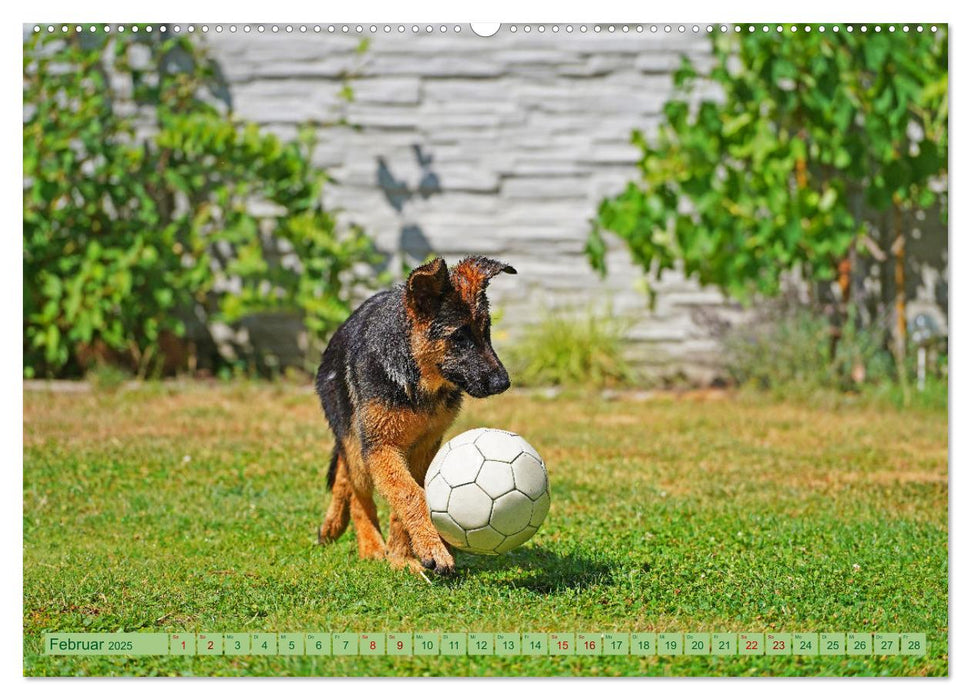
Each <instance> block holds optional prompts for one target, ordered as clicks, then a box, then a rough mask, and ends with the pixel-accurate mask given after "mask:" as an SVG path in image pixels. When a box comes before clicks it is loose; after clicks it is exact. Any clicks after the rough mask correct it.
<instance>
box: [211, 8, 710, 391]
mask: <svg viewBox="0 0 971 700" xmlns="http://www.w3.org/2000/svg"><path fill="white" fill-rule="evenodd" d="M367 36H369V37H371V43H370V46H369V48H368V49H367V51H365V52H363V53H361V52H358V51H357V50H356V49H357V48H358V45H359V42H360V38H359V36H357V35H356V34H355V33H354V32H353V31H351V32H350V33H349V34H346V35H344V34H341V33H340V32H339V30H338V33H336V34H328V33H327V32H326V29H325V30H324V32H322V33H320V34H314V33H313V32H308V33H307V34H299V33H294V34H282V33H281V34H270V33H265V34H262V35H258V34H255V33H250V34H243V33H241V32H237V33H235V34H231V33H228V32H226V31H224V32H223V33H221V34H215V33H212V32H210V33H209V34H208V36H207V37H206V44H207V45H208V47H209V49H210V51H211V54H212V56H213V57H214V58H215V59H216V60H217V61H218V63H219V64H220V66H221V69H222V71H223V72H224V74H225V78H226V80H227V82H228V84H229V93H230V95H231V99H232V106H233V109H234V111H235V113H236V114H237V115H238V116H240V117H242V118H245V119H248V120H254V121H256V122H259V123H261V124H263V125H265V126H266V127H267V128H269V129H271V130H273V131H275V132H277V133H279V134H280V135H281V136H284V137H292V136H294V135H295V134H296V131H297V127H298V125H299V124H301V123H304V122H307V121H314V122H317V123H320V124H327V123H332V122H336V121H338V120H340V119H342V118H344V119H347V120H348V122H350V123H351V124H353V125H354V127H355V128H344V127H339V128H321V130H320V135H321V143H320V145H319V147H318V150H317V152H316V154H315V159H316V161H317V162H318V164H319V165H321V166H325V167H327V168H328V169H329V171H330V173H331V174H332V175H333V177H334V178H335V183H334V184H333V185H332V186H331V187H330V188H329V190H328V192H327V194H326V198H327V201H328V204H330V205H333V206H336V207H339V208H341V209H342V210H343V212H344V213H343V217H344V219H345V220H346V221H353V222H355V223H358V224H360V225H362V226H363V227H364V228H365V229H366V231H367V232H368V233H369V234H371V235H372V236H373V237H374V238H375V239H376V241H377V243H378V245H379V246H380V247H381V248H382V249H383V250H385V251H387V252H389V253H391V254H393V256H394V258H393V263H392V267H391V269H392V270H395V271H397V270H399V269H400V266H401V264H402V263H406V264H412V263H414V262H417V261H420V260H421V259H422V258H424V256H425V255H426V254H427V253H428V252H431V251H434V252H436V253H439V254H441V255H443V256H445V258H446V260H448V261H450V262H451V261H454V260H457V259H458V258H460V257H462V256H465V255H467V254H486V255H491V256H495V257H497V258H500V259H502V260H504V261H506V262H508V263H510V264H512V265H514V266H515V267H516V268H517V269H518V270H519V273H520V274H519V276H518V277H515V278H505V279H502V278H501V279H497V280H496V281H495V282H494V283H493V286H492V287H491V294H490V297H491V299H492V301H493V306H494V308H498V309H501V312H502V317H501V321H500V323H499V324H498V326H497V329H496V335H497V336H498V337H503V336H506V337H508V336H509V335H510V334H511V335H514V334H515V332H516V329H517V328H521V327H523V326H524V325H525V324H528V323H530V322H532V321H535V320H536V319H538V318H540V317H541V316H542V315H543V314H544V313H545V312H546V311H547V310H548V309H553V308H564V307H566V308H571V309H581V310H586V309H587V308H592V309H594V310H597V311H599V312H601V313H602V312H604V310H606V309H608V308H609V309H611V311H612V313H613V314H614V315H622V316H624V317H625V318H627V319H629V322H630V326H629V328H630V330H629V332H628V336H629V339H630V341H631V342H630V344H629V351H630V354H631V356H632V358H633V359H634V360H635V361H636V362H637V363H638V364H639V365H640V366H641V367H642V369H643V370H644V371H646V372H648V373H650V374H662V375H671V374H676V373H682V374H683V375H685V376H687V377H688V378H689V379H691V380H694V381H700V382H706V381H710V380H711V379H712V378H714V377H715V376H716V374H717V367H718V347H717V344H716V342H715V341H714V340H713V339H712V338H711V337H710V333H709V331H708V329H707V328H705V327H704V324H701V323H699V322H698V320H697V318H696V316H697V313H696V312H697V311H698V310H699V309H704V308H709V307H719V308H721V309H723V310H728V307H727V306H726V305H725V303H724V300H723V298H722V297H721V295H720V294H718V293H717V292H715V291H712V290H702V289H699V288H698V286H697V285H695V284H693V283H691V282H688V281H685V280H684V279H682V278H680V277H679V276H677V275H670V276H668V277H666V278H665V279H664V280H663V281H662V283H660V284H659V285H657V289H658V292H659V294H658V297H657V303H656V306H655V308H654V310H653V311H651V310H649V309H648V306H647V298H646V296H645V294H644V293H643V291H642V286H641V284H640V280H641V277H642V273H641V272H640V271H639V270H638V269H637V268H635V267H634V266H633V265H632V264H631V262H630V259H629V256H628V254H627V252H626V250H625V249H624V247H623V245H622V244H620V243H618V242H616V241H615V244H614V245H613V249H612V251H611V253H610V256H609V270H610V274H609V276H608V277H607V279H606V280H601V279H599V277H598V276H597V275H596V274H595V273H594V272H592V271H591V269H590V266H589V264H588V263H587V260H586V258H585V256H584V254H583V245H584V241H585V239H586V236H587V232H588V230H589V226H590V220H591V219H592V218H593V217H594V216H595V214H596V210H597V206H598V203H599V202H600V200H601V199H602V198H603V197H604V196H607V195H610V194H613V193H616V192H618V191H620V190H621V189H622V188H623V187H624V185H625V184H626V183H627V182H628V181H629V180H631V179H632V178H634V177H635V176H636V171H637V169H636V163H637V159H638V150H637V149H636V148H635V147H633V146H631V145H630V135H631V131H632V130H633V129H641V130H644V131H647V132H648V133H649V132H650V131H651V129H653V128H655V127H656V125H657V123H658V121H659V113H660V110H661V107H662V105H663V104H664V102H665V100H666V99H667V98H668V96H669V95H670V94H671V71H672V70H673V69H675V68H676V67H677V65H678V63H679V62H680V58H681V55H682V54H685V55H688V56H689V57H690V58H691V59H692V60H693V61H695V62H696V63H706V62H708V61H709V60H710V56H709V45H708V39H707V38H706V37H705V36H702V35H693V34H692V33H690V31H689V32H687V33H685V34H679V33H676V32H672V33H671V34H665V33H663V32H659V33H657V34H651V33H650V32H644V33H636V32H633V31H631V32H630V33H628V34H623V33H621V32H620V31H617V32H615V33H613V34H607V33H606V32H604V33H601V34H594V33H592V32H588V33H587V34H579V33H574V34H566V33H565V32H560V33H558V34H553V33H551V32H549V31H548V30H547V32H546V33H544V34H539V33H538V32H536V31H535V30H534V31H533V32H531V33H529V34H524V33H523V32H522V30H521V29H520V31H519V32H517V33H516V34H510V33H509V32H508V31H507V30H505V29H504V30H503V31H501V32H500V33H499V34H498V35H496V36H493V37H490V38H481V37H477V36H475V35H474V34H472V33H471V32H470V31H468V28H467V25H466V26H465V27H464V31H463V32H462V33H461V34H457V35H456V34H454V33H452V32H449V33H447V34H441V33H439V32H438V28H437V26H436V28H435V32H434V33H432V34H426V33H425V32H424V31H422V32H421V33H420V34H418V35H414V34H412V33H411V32H410V31H408V32H406V33H404V34H400V35H399V34H398V33H397V32H395V31H393V32H392V33H391V34H384V33H383V32H381V31H379V32H378V33H377V34H376V35H370V34H367ZM347 76H350V80H349V82H350V84H351V85H352V87H353V90H354V93H355V98H354V100H353V102H351V103H349V104H348V103H347V102H345V101H344V100H342V99H341V98H340V97H339V96H338V92H339V90H340V87H341V85H342V83H343V80H344V79H345V78H346V77H347Z"/></svg>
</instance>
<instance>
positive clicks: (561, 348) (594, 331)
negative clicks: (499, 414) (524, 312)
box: [506, 312, 635, 388]
mask: <svg viewBox="0 0 971 700" xmlns="http://www.w3.org/2000/svg"><path fill="white" fill-rule="evenodd" d="M623 331H624V324H623V323H622V322H620V321H617V320H615V319H612V318H609V317H600V316H596V315H594V314H593V313H592V312H588V313H587V314H586V315H585V316H568V315H566V314H550V315H548V316H547V317H546V318H544V319H543V320H542V321H540V322H539V323H537V324H535V325H533V326H530V327H528V328H527V329H526V330H525V332H524V334H523V336H522V338H520V339H519V340H518V341H516V342H515V343H513V344H512V345H511V346H510V348H509V350H508V352H507V354H506V357H507V358H508V362H507V364H508V366H509V368H510V372H511V374H512V376H513V384H514V385H520V386H551V385H552V386H562V387H586V388H604V387H617V386H624V385H628V384H631V383H632V382H633V381H634V379H635V377H634V372H633V371H632V370H631V368H630V365H629V364H628V363H627V361H626V360H625V359H624V354H623Z"/></svg>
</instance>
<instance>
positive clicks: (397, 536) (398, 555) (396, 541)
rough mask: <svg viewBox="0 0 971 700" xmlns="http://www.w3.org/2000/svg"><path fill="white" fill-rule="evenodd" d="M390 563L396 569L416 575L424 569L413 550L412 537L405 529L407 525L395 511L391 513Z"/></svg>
mask: <svg viewBox="0 0 971 700" xmlns="http://www.w3.org/2000/svg"><path fill="white" fill-rule="evenodd" d="M388 561H389V562H391V566H393V567H394V568H396V569H408V570H409V571H413V572H415V573H419V572H421V571H422V570H423V568H424V567H423V566H422V565H421V562H420V561H418V559H416V558H415V554H414V552H412V550H411V536H410V535H409V534H408V530H406V529H405V524H404V523H403V522H402V521H401V518H399V517H398V514H397V513H395V512H394V511H392V513H391V524H390V525H388Z"/></svg>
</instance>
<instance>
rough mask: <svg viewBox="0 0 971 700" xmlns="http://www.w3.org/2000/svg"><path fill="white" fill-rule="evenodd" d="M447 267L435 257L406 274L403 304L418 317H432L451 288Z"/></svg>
mask: <svg viewBox="0 0 971 700" xmlns="http://www.w3.org/2000/svg"><path fill="white" fill-rule="evenodd" d="M451 286H452V285H451V283H450V282H449V277H448V267H447V266H446V265H445V261H444V260H442V259H441V258H435V259H434V260H432V261H431V262H427V263H425V264H424V265H422V266H420V267H416V268H415V269H414V270H412V271H411V274H410V275H408V281H407V282H406V283H405V305H406V306H407V307H408V309H409V310H410V311H411V313H412V314H414V315H415V316H416V317H418V318H432V317H434V316H435V314H437V313H438V310H439V309H440V308H441V306H442V299H444V298H445V294H446V293H447V292H448V291H449V290H450V289H451Z"/></svg>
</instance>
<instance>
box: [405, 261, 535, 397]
mask: <svg viewBox="0 0 971 700" xmlns="http://www.w3.org/2000/svg"><path fill="white" fill-rule="evenodd" d="M500 272H507V273H510V274H516V270H515V269H513V268H512V267H511V266H509V265H506V264H505V263H501V262H499V261H497V260H492V259H491V258H484V257H469V258H466V259H465V260H463V261H462V262H460V263H458V264H457V265H456V266H455V267H453V268H452V270H451V271H449V269H448V267H447V266H446V265H445V261H444V260H442V259H441V258H436V259H435V260H432V261H431V262H429V263H425V264H424V265H422V266H421V267H418V268H415V270H413V271H412V273H411V275H409V277H408V281H407V282H406V283H405V309H406V311H407V312H408V316H409V318H410V319H411V325H412V329H411V333H412V337H411V347H412V351H413V353H414V355H415V360H416V361H417V362H418V366H419V368H420V369H421V373H422V378H423V381H425V382H426V384H427V385H428V386H430V387H434V386H435V384H436V382H438V383H440V382H441V381H442V380H444V382H448V383H449V384H452V385H454V386H457V387H458V388H460V389H462V390H463V391H465V392H466V393H468V394H470V395H472V396H475V397H477V398H481V397H484V396H491V395H493V394H499V393H502V392H503V391H505V390H506V389H508V388H509V374H508V373H507V372H506V368H505V367H503V366H502V363H501V362H500V361H499V358H498V357H497V356H496V351H495V350H493V349H492V335H491V320H490V317H489V300H488V299H487V298H486V287H487V286H488V285H489V280H491V279H492V278H493V277H495V276H496V275H498V274H499V273H500Z"/></svg>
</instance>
